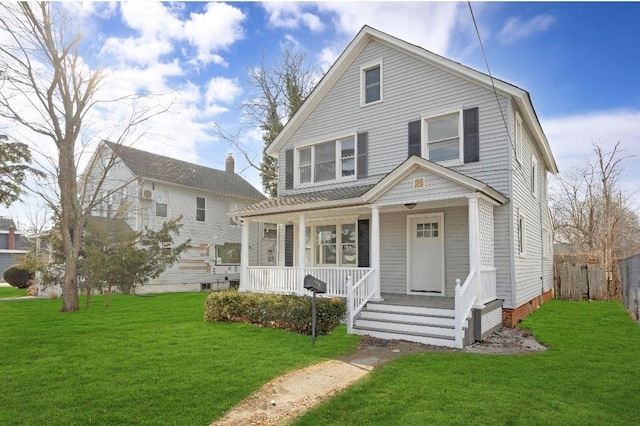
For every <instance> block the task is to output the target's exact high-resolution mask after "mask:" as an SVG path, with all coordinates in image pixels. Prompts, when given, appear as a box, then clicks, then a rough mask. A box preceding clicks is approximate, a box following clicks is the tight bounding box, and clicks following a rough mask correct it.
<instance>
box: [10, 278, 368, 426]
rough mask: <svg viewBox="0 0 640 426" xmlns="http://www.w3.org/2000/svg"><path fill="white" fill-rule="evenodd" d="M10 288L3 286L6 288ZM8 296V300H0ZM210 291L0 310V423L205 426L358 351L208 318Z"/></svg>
mask: <svg viewBox="0 0 640 426" xmlns="http://www.w3.org/2000/svg"><path fill="white" fill-rule="evenodd" d="M3 290H4V289H3ZM0 294H2V293H0ZM205 298H206V294H204V293H178V294H163V295H157V296H148V297H139V296H114V297H113V300H112V302H111V303H112V307H111V308H110V309H109V310H105V308H104V307H103V304H104V299H103V298H102V297H94V298H93V307H92V308H91V309H89V310H86V309H82V310H80V311H78V312H74V313H61V312H59V309H60V304H61V302H60V300H29V301H27V300H22V301H15V302H1V303H0V357H1V358H0V425H3V426H7V425H37V424H42V425H90V424H96V425H206V424H208V423H210V422H211V421H213V420H215V419H216V418H218V417H220V416H221V415H222V414H223V413H224V412H225V411H226V410H228V409H229V408H231V407H232V406H234V405H235V404H236V403H238V402H239V401H241V400H242V399H243V398H245V397H246V396H248V395H249V394H250V393H252V392H253V391H255V390H257V389H258V388H260V387H261V386H262V385H263V384H264V383H265V382H267V381H269V380H270V379H272V378H274V377H275V376H277V375H279V374H282V373H284V372H286V371H289V370H291V369H294V368H298V367H301V366H304V365H309V364H312V363H315V362H318V361H320V360H323V359H327V358H332V357H336V356H340V355H344V354H347V353H350V352H352V351H353V350H354V349H355V347H356V346H357V342H358V338H357V337H355V336H348V335H346V333H345V330H344V328H342V327H341V328H340V329H338V330H336V331H335V332H334V333H332V334H331V335H329V336H323V337H320V338H319V339H318V340H317V341H316V345H315V347H312V346H311V341H310V338H309V337H308V336H302V335H298V334H293V333H289V332H286V331H281V330H272V329H261V328H256V327H252V326H249V325H245V324H214V323H206V322H204V321H203V320H202V315H203V309H204V301H205Z"/></svg>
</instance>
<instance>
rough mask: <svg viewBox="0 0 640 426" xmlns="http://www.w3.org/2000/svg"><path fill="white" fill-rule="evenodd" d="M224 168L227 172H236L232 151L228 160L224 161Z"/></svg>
mask: <svg viewBox="0 0 640 426" xmlns="http://www.w3.org/2000/svg"><path fill="white" fill-rule="evenodd" d="M224 169H225V170H226V171H227V173H235V160H234V159H233V154H232V153H229V156H228V157H227V161H225V162H224Z"/></svg>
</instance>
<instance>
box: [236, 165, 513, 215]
mask: <svg viewBox="0 0 640 426" xmlns="http://www.w3.org/2000/svg"><path fill="white" fill-rule="evenodd" d="M416 170H422V171H424V172H427V173H428V174H430V175H432V176H438V177H440V178H442V179H445V180H446V181H449V182H452V183H454V184H455V185H458V186H459V187H461V188H465V189H466V190H469V191H470V192H469V193H473V192H476V193H481V194H484V195H485V196H486V197H488V198H489V199H491V200H493V201H494V202H495V203H496V204H504V203H506V202H507V201H508V200H509V199H508V198H507V197H506V196H505V195H504V194H502V193H500V192H499V191H497V190H496V189H494V188H493V187H491V186H490V185H487V184H485V183H484V182H481V181H479V180H477V179H473V178H470V177H468V176H466V175H464V174H462V173H460V172H458V171H455V170H452V169H449V168H447V167H443V166H441V165H439V164H436V163H434V162H431V161H429V160H426V159H424V158H420V157H416V156H411V157H409V158H408V159H407V160H405V161H404V162H403V163H402V164H400V165H399V166H398V167H396V168H395V169H394V170H393V171H392V172H391V173H389V174H387V175H386V176H384V178H382V179H381V180H380V181H378V182H377V183H370V184H366V185H355V186H347V187H337V188H330V189H323V190H319V191H312V192H306V193H302V194H295V195H284V196H281V197H276V198H270V199H267V200H264V201H261V202H258V203H255V204H251V205H249V206H246V207H244V208H242V209H240V210H238V211H236V212H233V213H230V215H233V216H244V217H252V216H261V215H268V214H274V213H289V212H296V211H309V210H322V209H332V208H338V207H353V206H362V205H366V204H374V203H376V201H379V200H380V199H381V197H382V196H383V195H384V194H385V193H388V192H389V191H390V190H392V189H393V188H394V187H396V186H397V185H398V184H399V183H400V182H402V180H404V179H406V178H408V177H409V175H410V174H411V173H412V172H414V171H416ZM458 197H459V195H458ZM424 201H435V200H433V199H431V200H428V199H427V200H424Z"/></svg>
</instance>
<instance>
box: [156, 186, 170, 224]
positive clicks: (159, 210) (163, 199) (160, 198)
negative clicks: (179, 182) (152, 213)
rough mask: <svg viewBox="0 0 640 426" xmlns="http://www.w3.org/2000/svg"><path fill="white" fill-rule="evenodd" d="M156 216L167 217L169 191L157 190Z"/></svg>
mask: <svg viewBox="0 0 640 426" xmlns="http://www.w3.org/2000/svg"><path fill="white" fill-rule="evenodd" d="M156 216H160V217H167V191H166V190H164V189H157V190H156Z"/></svg>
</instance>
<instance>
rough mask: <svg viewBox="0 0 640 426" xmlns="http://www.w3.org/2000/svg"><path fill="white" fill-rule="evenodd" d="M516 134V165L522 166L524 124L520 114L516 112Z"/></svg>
mask: <svg viewBox="0 0 640 426" xmlns="http://www.w3.org/2000/svg"><path fill="white" fill-rule="evenodd" d="M518 129H520V131H518ZM514 133H515V147H514V149H515V151H516V155H515V158H516V163H517V164H518V165H522V145H523V139H524V124H523V123H522V117H520V114H519V113H518V112H517V111H516V122H515V129H514Z"/></svg>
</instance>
